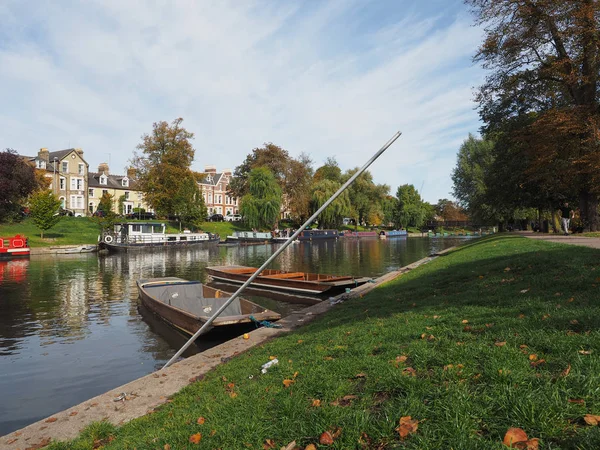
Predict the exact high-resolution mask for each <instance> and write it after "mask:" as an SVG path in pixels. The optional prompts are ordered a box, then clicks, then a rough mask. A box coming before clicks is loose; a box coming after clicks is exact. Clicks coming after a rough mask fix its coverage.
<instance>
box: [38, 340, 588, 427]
mask: <svg viewBox="0 0 600 450" xmlns="http://www.w3.org/2000/svg"><path fill="white" fill-rule="evenodd" d="M579 353H580V354H581V355H591V354H592V351H591V350H579ZM46 422H47V421H46Z"/></svg>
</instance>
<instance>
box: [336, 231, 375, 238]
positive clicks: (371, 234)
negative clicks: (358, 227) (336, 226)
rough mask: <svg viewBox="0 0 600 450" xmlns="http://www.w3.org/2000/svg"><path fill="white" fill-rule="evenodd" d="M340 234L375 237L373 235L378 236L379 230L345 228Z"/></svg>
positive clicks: (351, 236)
mask: <svg viewBox="0 0 600 450" xmlns="http://www.w3.org/2000/svg"><path fill="white" fill-rule="evenodd" d="M340 236H342V237H349V238H373V237H378V236H379V234H378V233H377V231H350V230H345V231H343V232H341V233H340Z"/></svg>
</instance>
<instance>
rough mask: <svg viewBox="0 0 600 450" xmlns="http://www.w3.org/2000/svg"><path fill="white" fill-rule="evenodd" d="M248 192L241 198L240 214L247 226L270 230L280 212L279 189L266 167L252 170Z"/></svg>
mask: <svg viewBox="0 0 600 450" xmlns="http://www.w3.org/2000/svg"><path fill="white" fill-rule="evenodd" d="M248 190H249V192H248V193H247V194H246V195H244V196H243V197H242V198H241V201H240V213H241V214H242V216H243V217H244V220H245V221H246V222H247V223H248V226H250V227H251V228H256V229H272V228H273V227H274V226H275V225H276V223H277V221H278V219H279V213H280V210H281V188H280V187H279V184H278V183H277V180H276V179H275V176H274V175H273V173H272V172H271V171H270V170H269V169H268V168H266V167H257V168H256V169H252V170H251V171H250V173H249V176H248Z"/></svg>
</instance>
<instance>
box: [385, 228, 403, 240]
mask: <svg viewBox="0 0 600 450" xmlns="http://www.w3.org/2000/svg"><path fill="white" fill-rule="evenodd" d="M405 237H408V231H406V230H391V231H385V230H382V231H380V232H379V238H380V239H387V238H405Z"/></svg>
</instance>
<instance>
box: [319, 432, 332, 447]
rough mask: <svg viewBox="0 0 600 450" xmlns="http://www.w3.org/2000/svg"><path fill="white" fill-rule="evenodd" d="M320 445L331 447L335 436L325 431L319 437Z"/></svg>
mask: <svg viewBox="0 0 600 450" xmlns="http://www.w3.org/2000/svg"><path fill="white" fill-rule="evenodd" d="M319 444H321V445H331V444H333V435H332V434H331V433H330V432H329V431H324V432H323V433H322V434H321V436H320V437H319Z"/></svg>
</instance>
